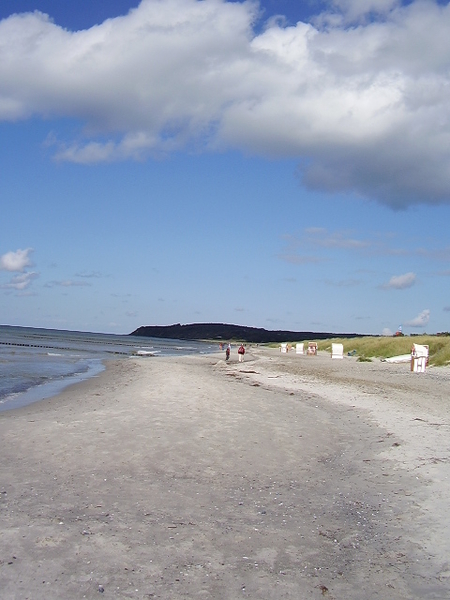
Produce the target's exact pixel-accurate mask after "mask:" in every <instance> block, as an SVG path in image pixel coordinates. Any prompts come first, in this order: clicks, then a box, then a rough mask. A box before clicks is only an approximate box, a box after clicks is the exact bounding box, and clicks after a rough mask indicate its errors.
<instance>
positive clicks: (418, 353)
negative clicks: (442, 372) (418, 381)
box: [411, 344, 430, 373]
mask: <svg viewBox="0 0 450 600" xmlns="http://www.w3.org/2000/svg"><path fill="white" fill-rule="evenodd" d="M429 351H430V347H429V346H425V345H421V344H413V346H412V350H411V371H414V372H415V373H425V369H426V367H427V364H428V355H429Z"/></svg>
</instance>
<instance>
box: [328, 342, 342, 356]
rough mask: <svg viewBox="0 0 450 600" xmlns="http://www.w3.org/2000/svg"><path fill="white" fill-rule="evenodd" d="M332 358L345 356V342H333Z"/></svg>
mask: <svg viewBox="0 0 450 600" xmlns="http://www.w3.org/2000/svg"><path fill="white" fill-rule="evenodd" d="M331 358H344V344H331Z"/></svg>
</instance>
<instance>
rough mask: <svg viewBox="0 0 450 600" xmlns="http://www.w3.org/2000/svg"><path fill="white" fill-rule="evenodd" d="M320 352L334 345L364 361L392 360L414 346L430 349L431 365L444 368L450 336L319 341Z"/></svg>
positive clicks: (449, 352)
mask: <svg viewBox="0 0 450 600" xmlns="http://www.w3.org/2000/svg"><path fill="white" fill-rule="evenodd" d="M317 343H318V347H319V350H325V351H328V352H331V344H332V343H341V344H343V345H344V353H345V354H347V352H352V351H353V350H356V355H357V356H359V357H360V359H362V360H368V359H371V358H380V359H381V358H390V357H392V356H398V355H401V354H409V353H410V352H411V348H412V345H413V344H423V345H428V346H429V347H430V354H429V361H428V363H429V364H430V365H434V366H444V365H448V364H450V336H434V335H418V336H413V337H408V336H398V337H361V338H351V339H340V338H335V339H329V340H318V342H317Z"/></svg>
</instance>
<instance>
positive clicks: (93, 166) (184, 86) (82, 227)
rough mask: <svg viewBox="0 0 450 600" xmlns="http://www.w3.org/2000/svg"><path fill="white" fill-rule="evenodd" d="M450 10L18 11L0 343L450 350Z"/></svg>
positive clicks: (170, 1)
mask: <svg viewBox="0 0 450 600" xmlns="http://www.w3.org/2000/svg"><path fill="white" fill-rule="evenodd" d="M449 30H450V6H449V3H448V2H447V1H445V2H444V1H441V2H437V1H434V0H412V1H408V2H401V1H400V0H305V1H303V2H300V1H298V0H295V1H294V0H262V1H261V2H259V3H258V2H256V1H255V2H253V1H248V2H240V1H236V0H235V1H225V0H143V1H142V2H139V0H134V1H133V0H108V1H106V0H103V1H100V0H99V1H92V0H89V1H88V0H78V1H77V2H76V3H69V2H60V0H3V1H2V3H1V5H0V139H1V143H0V167H1V168H0V195H1V214H2V217H1V220H0V298H1V302H0V323H1V324H5V325H22V326H32V327H47V328H57V329H70V330H80V331H99V332H105V333H129V332H131V331H133V330H134V329H136V328H137V327H139V326H141V325H170V324H173V323H194V322H220V323H234V324H239V325H248V326H253V327H264V328H266V329H288V330H295V331H317V332H335V333H352V332H354V333H367V334H393V333H395V331H396V330H397V328H398V327H399V326H402V328H403V332H404V333H407V334H408V333H423V332H427V333H437V332H442V331H449V330H450V325H449V319H450V239H449V233H448V228H449V225H448V224H449V222H450V68H449V67H450V36H448V31H449Z"/></svg>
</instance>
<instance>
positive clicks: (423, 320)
mask: <svg viewBox="0 0 450 600" xmlns="http://www.w3.org/2000/svg"><path fill="white" fill-rule="evenodd" d="M429 321H430V311H429V310H428V309H425V310H423V311H422V312H421V313H420V314H419V315H417V317H415V318H414V319H411V321H406V323H405V325H406V326H407V327H424V326H425V325H428V323H429Z"/></svg>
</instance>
